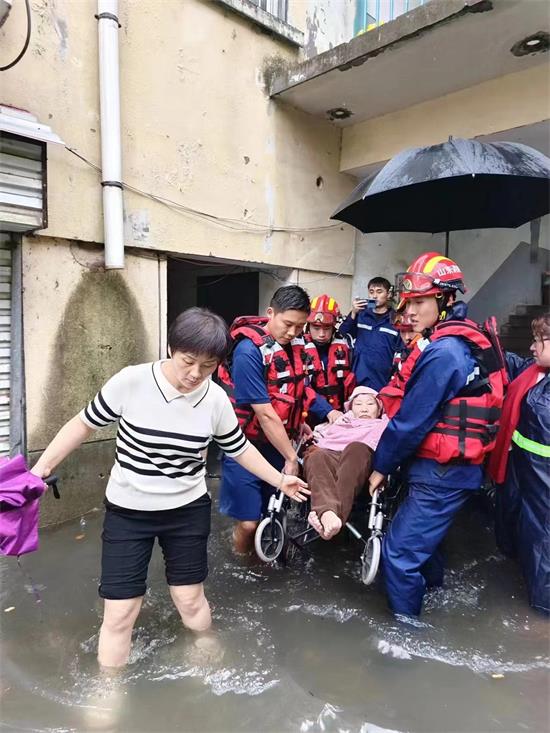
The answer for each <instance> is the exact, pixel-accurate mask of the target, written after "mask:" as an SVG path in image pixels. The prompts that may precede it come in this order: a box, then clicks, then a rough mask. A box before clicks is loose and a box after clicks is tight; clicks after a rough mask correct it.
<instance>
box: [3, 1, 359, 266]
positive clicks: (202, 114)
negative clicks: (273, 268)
mask: <svg viewBox="0 0 550 733" xmlns="http://www.w3.org/2000/svg"><path fill="white" fill-rule="evenodd" d="M295 5H296V4H295ZM300 8H301V6H300V5H299V4H298V5H297V6H296V8H294V15H293V17H292V19H291V20H292V22H293V23H294V24H299V23H302V24H303V22H304V21H303V17H301V16H303V15H304V12H305V10H304V8H301V9H300ZM22 9H23V3H16V7H14V10H13V13H12V14H11V15H10V18H9V21H8V22H7V23H6V24H5V26H4V27H3V28H2V30H1V31H0V43H1V44H2V53H3V55H5V57H9V56H10V55H12V54H13V53H14V52H15V51H16V47H18V44H19V43H20V35H21V32H23V30H24V20H23V14H22ZM95 12H96V3H95V1H94V0H78V1H75V0H55V2H52V0H49V2H48V1H47V0H35V2H33V22H34V31H33V36H32V42H31V46H30V49H29V51H28V53H27V54H26V56H25V57H24V58H23V60H22V61H21V62H20V63H19V64H17V65H16V66H15V67H14V68H13V69H11V70H10V71H8V72H5V73H3V74H2V90H1V98H2V101H3V102H5V103H7V104H11V105H14V106H18V107H22V108H25V109H27V110H29V111H30V112H32V113H33V114H35V115H37V116H38V118H39V119H40V120H43V121H44V122H46V123H47V124H49V125H51V126H52V128H53V129H54V130H55V131H56V132H57V133H58V134H59V135H60V136H61V137H62V138H63V140H64V141H65V142H66V144H67V145H68V146H69V147H71V148H74V149H75V150H77V151H78V152H79V153H81V154H82V155H83V156H84V157H86V158H87V159H89V160H90V161H91V162H92V163H94V164H98V163H99V161H100V129H99V109H98V86H97V77H98V72H97V21H96V20H95V19H94V13H95ZM120 20H121V24H122V28H121V30H120V34H119V39H120V64H121V73H120V81H121V110H122V128H123V172H124V173H123V175H124V179H125V181H126V182H128V183H129V184H131V185H132V186H135V187H137V188H140V189H142V190H143V191H146V192H153V193H154V194H155V195H158V196H163V197H166V198H168V199H170V200H172V201H174V202H177V203H178V204H182V205H185V206H186V207H190V208H192V209H195V210H200V211H203V212H208V213H211V214H213V215H216V216H218V217H227V218H230V219H233V220H235V221H234V222H233V223H231V224H230V225H229V227H228V225H227V224H226V225H222V224H221V223H218V224H215V223H213V222H211V221H208V222H206V221H204V220H203V219H200V218H198V217H197V216H193V215H189V214H188V213H184V212H183V211H182V210H181V209H180V210H176V209H175V208H173V207H172V208H169V207H167V206H163V205H162V204H160V203H158V202H156V201H153V200H151V199H149V198H147V197H144V196H141V195H138V194H135V193H129V192H126V193H125V214H126V244H127V245H132V246H139V247H146V248H151V249H155V250H163V251H169V252H184V253H188V254H202V255H204V254H207V255H212V256H214V257H224V258H228V259H232V260H245V261H253V262H258V263H265V264H271V265H278V266H292V267H297V268H304V269H315V270H322V271H324V272H333V273H336V272H341V271H345V272H347V274H351V272H352V270H351V267H349V266H347V265H346V263H347V262H348V261H349V260H350V256H352V254H353V246H354V241H353V240H354V236H353V232H352V231H351V230H350V229H347V228H340V227H338V226H336V227H334V228H333V229H331V230H328V231H322V230H316V229H315V227H319V226H321V227H322V226H329V225H330V222H329V221H328V217H329V216H330V214H331V213H332V211H333V210H334V209H335V208H336V206H337V205H338V203H339V202H340V201H341V200H342V199H343V198H344V197H345V196H346V195H347V193H348V192H349V191H350V190H351V188H352V186H353V180H352V179H351V178H348V177H347V176H345V175H339V174H338V165H339V151H340V131H339V130H338V129H336V128H335V127H333V126H331V125H330V124H328V123H327V122H325V121H323V120H315V119H313V118H311V117H309V116H307V115H305V114H303V113H300V112H297V111H295V110H292V109H285V108H282V107H280V106H279V105H277V104H276V103H275V102H272V101H270V100H269V99H268V97H267V95H266V92H265V86H264V72H266V70H267V71H269V70H270V69H272V68H277V67H278V66H280V65H281V64H284V63H286V62H290V61H294V60H296V59H297V58H298V52H297V51H296V50H294V49H293V48H292V47H290V46H289V45H288V44H285V43H284V42H281V41H278V40H276V39H275V38H272V37H270V36H267V35H266V34H265V33H262V32H260V30H259V29H258V28H257V27H255V26H254V24H253V23H252V22H250V21H248V20H245V19H242V18H240V17H239V16H237V15H236V14H234V13H232V12H230V11H228V10H226V9H224V8H223V7H220V6H219V5H217V4H216V3H212V2H206V1H204V0H163V1H162V2H160V1H159V0H139V1H138V0H125V2H121V3H120ZM17 31H19V32H17ZM22 80H25V83H22ZM48 178H49V191H48V199H49V228H48V230H47V231H46V232H44V234H46V235H48V236H50V237H57V238H67V239H78V240H81V241H87V242H101V241H102V239H103V233H102V216H101V189H100V186H99V174H98V173H97V172H96V171H95V170H93V169H91V168H89V167H88V166H87V165H86V164H85V163H83V162H82V161H81V160H79V159H77V158H76V157H74V156H73V155H71V154H70V153H69V152H67V151H66V150H64V149H63V148H61V147H53V146H52V148H51V150H50V151H49V169H48ZM319 178H322V179H323V180H322V182H320V185H319V186H318V185H317V180H318V179H319ZM251 222H255V223H258V224H261V225H265V227H266V228H265V229H262V230H260V231H258V228H256V230H255V231H250V230H251V229H252V226H251ZM269 226H276V227H279V228H288V229H291V230H293V231H283V232H275V233H273V234H271V235H270V234H269V232H268V230H267V228H268V227H269ZM318 247H322V248H323V249H322V257H319V256H318V253H317V248H318ZM346 267H347V269H346Z"/></svg>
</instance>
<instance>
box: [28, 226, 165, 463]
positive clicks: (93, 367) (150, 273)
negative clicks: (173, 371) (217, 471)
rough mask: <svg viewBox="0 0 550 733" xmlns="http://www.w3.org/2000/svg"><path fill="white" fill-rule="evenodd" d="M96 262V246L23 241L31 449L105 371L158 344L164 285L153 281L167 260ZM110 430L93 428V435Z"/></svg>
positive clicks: (81, 402) (145, 357)
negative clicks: (117, 264) (122, 264)
mask: <svg viewBox="0 0 550 733" xmlns="http://www.w3.org/2000/svg"><path fill="white" fill-rule="evenodd" d="M101 263H102V249H101V247H99V246H97V245H83V244H80V243H78V242H67V241H65V240H58V239H52V238H49V237H40V238H38V237H36V238H32V237H26V238H25V239H24V241H23V310H24V319H25V328H24V348H25V381H26V400H27V433H28V448H29V450H30V451H36V450H40V449H43V448H44V447H45V446H46V445H47V443H48V442H49V441H50V440H51V438H52V437H53V436H54V435H55V433H56V432H57V430H58V429H59V428H60V427H61V426H62V425H63V423H64V422H66V421H67V420H68V419H69V418H71V417H72V416H73V415H75V414H76V413H77V412H78V411H79V410H80V409H82V407H84V406H85V405H86V404H87V401H88V400H89V399H91V398H92V397H93V396H94V394H95V393H96V391H97V390H98V389H99V388H100V387H101V386H102V384H103V383H104V382H105V381H106V380H107V379H108V378H109V377H110V376H111V375H112V374H114V373H115V372H117V371H118V370H119V369H122V368H123V367H124V366H127V365H128V364H135V363H140V362H142V361H152V360H154V359H157V358H158V357H159V354H160V353H162V351H163V349H164V342H165V324H164V321H165V310H166V306H165V303H164V297H165V296H164V294H165V292H166V287H161V288H159V287H157V283H158V282H159V281H160V284H161V285H162V284H163V282H164V280H165V277H166V262H165V261H164V260H163V259H162V258H159V257H157V256H156V255H154V256H153V257H151V256H148V257H141V256H136V255H134V254H128V256H127V263H126V269H125V270H124V271H122V272H115V271H113V272H109V273H106V272H105V271H104V270H103V269H102V268H101ZM151 283H154V284H155V287H151ZM159 294H160V297H159ZM109 436H110V433H109V431H108V430H106V431H100V432H98V433H95V434H94V436H93V438H92V440H105V439H106V438H108V437H109Z"/></svg>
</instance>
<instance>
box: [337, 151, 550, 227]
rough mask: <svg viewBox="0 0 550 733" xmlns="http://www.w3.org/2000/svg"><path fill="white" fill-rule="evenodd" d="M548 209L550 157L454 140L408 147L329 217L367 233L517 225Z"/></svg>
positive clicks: (536, 216) (355, 190) (534, 152)
mask: <svg viewBox="0 0 550 733" xmlns="http://www.w3.org/2000/svg"><path fill="white" fill-rule="evenodd" d="M549 211H550V159H548V158H547V157H546V156H545V155H543V154H542V153H540V152H539V151H538V150H535V149H534V148H530V147H528V146H527V145H520V144H519V143H506V142H497V143H480V142H478V141H477V140H462V139H459V138H457V139H449V142H446V143H442V144H440V145H430V146H429V147H426V148H410V149H408V150H404V151H403V152H401V153H399V154H398V155H396V156H395V157H394V158H392V159H391V160H390V161H389V162H388V163H386V165H385V166H384V167H383V168H381V169H380V170H379V171H378V172H377V173H375V174H373V175H371V176H369V177H368V178H365V180H364V181H361V183H360V184H359V185H358V186H357V187H356V188H355V189H354V191H353V192H352V193H351V194H350V196H349V197H348V198H347V199H346V200H345V201H344V203H343V204H341V205H340V206H339V207H338V209H337V210H336V211H335V212H334V214H333V215H332V217H331V218H332V219H337V220H338V221H344V222H347V223H348V224H351V225H352V226H354V227H356V228H357V229H359V230H360V231H362V232H365V233H366V232H431V233H435V232H449V231H452V230H458V229H492V228H498V227H518V226H520V225H521V224H525V222H527V221H531V220H532V219H538V218H539V217H541V216H544V215H545V214H547V213H548V212H549Z"/></svg>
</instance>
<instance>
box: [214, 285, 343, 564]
mask: <svg viewBox="0 0 550 733" xmlns="http://www.w3.org/2000/svg"><path fill="white" fill-rule="evenodd" d="M309 312H310V304H309V296H308V294H307V293H306V291H305V290H304V289H303V288H300V287H299V286H298V285H287V286H284V287H281V288H279V289H278V290H277V291H276V292H275V294H274V295H273V298H272V299H271V302H270V304H269V308H268V309H267V317H261V316H242V317H241V318H237V319H236V320H235V321H234V322H233V324H232V326H231V328H230V335H231V338H232V340H233V346H232V349H231V352H230V355H229V357H228V359H227V360H226V362H225V363H224V364H223V365H222V366H221V367H220V369H219V371H218V376H219V378H220V381H221V383H222V386H224V388H225V389H226V391H227V392H228V394H229V397H230V399H231V400H232V402H233V404H234V407H235V412H236V414H237V418H238V420H239V424H240V426H241V429H242V431H243V432H244V434H245V436H246V437H247V438H248V439H249V441H250V442H251V443H252V444H253V445H255V446H256V447H257V448H258V450H259V451H260V453H261V454H262V455H263V456H264V458H266V460H267V461H268V462H269V463H271V465H272V466H274V467H276V468H277V469H278V470H280V471H282V472H283V473H285V474H290V475H294V476H296V475H298V468H299V463H298V456H297V454H296V447H295V442H296V441H297V440H298V439H299V437H300V434H301V432H302V430H303V425H304V423H305V420H306V417H307V415H308V413H311V414H312V415H313V416H314V417H315V418H316V419H317V420H319V421H320V422H323V421H329V422H332V421H334V420H336V419H337V418H338V417H339V415H340V413H339V412H338V411H337V410H334V409H333V408H332V406H331V405H330V404H329V403H328V402H327V401H326V400H325V398H324V397H320V396H318V395H316V394H315V392H314V391H313V390H312V389H311V387H309V385H308V378H309V368H308V362H309V357H308V355H307V353H306V350H305V342H304V339H303V336H302V332H303V329H304V326H305V325H306V321H307V317H308V315H309ZM309 433H311V429H309ZM293 441H294V442H293ZM272 493H273V488H272V487H271V486H269V484H267V483H266V482H265V481H262V480H258V479H257V478H256V476H254V475H253V474H252V473H250V472H249V471H247V470H244V469H243V468H242V467H241V466H239V464H238V463H237V462H236V461H234V460H232V459H231V460H226V459H225V456H224V457H223V459H222V482H221V487H220V511H221V512H222V514H227V515H228V516H230V517H232V518H233V519H235V520H236V525H235V527H234V530H233V545H234V549H235V551H236V552H237V553H239V554H244V553H247V552H249V551H250V550H252V548H253V544H254V533H255V531H256V527H257V525H258V522H259V520H260V518H261V515H262V512H263V511H264V510H265V509H266V507H267V502H268V500H269V496H270V495H271V494H272Z"/></svg>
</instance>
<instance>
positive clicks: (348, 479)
mask: <svg viewBox="0 0 550 733" xmlns="http://www.w3.org/2000/svg"><path fill="white" fill-rule="evenodd" d="M372 456H373V452H372V449H371V448H369V447H368V445H365V444H364V443H350V444H349V445H348V446H347V447H346V448H344V450H343V451H342V453H341V456H340V463H339V464H338V475H337V478H336V487H335V488H336V497H337V500H338V504H337V506H336V513H337V515H338V517H339V518H340V520H341V521H342V522H344V523H345V522H347V520H348V517H349V515H350V514H351V509H352V506H353V502H354V500H355V497H356V496H357V495H358V494H359V492H360V491H361V489H362V488H363V487H364V486H365V484H366V483H367V479H368V477H369V476H370V473H371V465H372Z"/></svg>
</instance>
